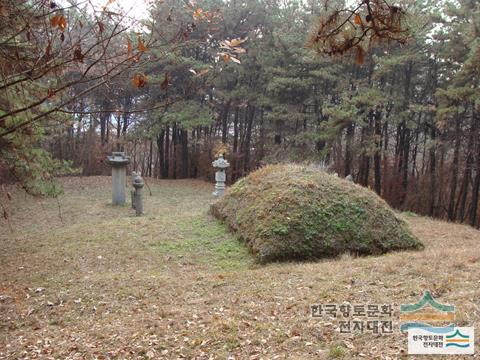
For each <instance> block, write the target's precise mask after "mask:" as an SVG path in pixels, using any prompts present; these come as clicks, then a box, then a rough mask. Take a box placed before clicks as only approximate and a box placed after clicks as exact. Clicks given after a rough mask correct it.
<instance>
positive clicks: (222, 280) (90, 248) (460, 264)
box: [0, 177, 480, 359]
mask: <svg viewBox="0 0 480 360" xmlns="http://www.w3.org/2000/svg"><path fill="white" fill-rule="evenodd" d="M63 182H64V185H65V195H64V196H62V197H61V198H60V199H59V201H58V203H57V201H56V200H55V199H31V198H29V197H26V196H25V195H24V194H22V193H21V192H12V196H13V199H12V200H11V201H9V200H7V199H6V197H2V198H1V200H0V201H1V202H2V205H4V206H5V207H6V208H7V210H8V213H9V214H10V216H9V221H8V222H7V221H6V220H5V219H2V220H0V221H1V223H0V226H1V229H2V231H1V233H0V244H1V246H2V251H1V252H0V264H1V267H0V335H1V336H0V358H7V359H17V358H22V357H23V358H34V357H39V356H40V357H44V358H47V357H53V358H79V359H82V358H86V359H92V358H95V357H97V358H104V359H113V358H129V359H145V358H147V359H148V358H150V359H177V358H179V357H183V358H196V359H208V358H209V356H210V355H211V356H213V358H223V359H226V358H228V357H229V356H230V358H231V359H260V358H264V359H273V358H278V359H285V358H288V359H322V358H334V357H337V358H342V357H343V358H344V359H357V358H358V359H396V358H399V357H401V355H403V354H404V353H405V351H406V338H405V337H404V336H401V335H399V334H398V333H397V331H398V324H397V320H398V313H397V310H398V306H399V305H400V304H402V303H414V302H416V301H417V300H418V299H419V297H420V296H421V294H422V292H423V291H424V290H431V291H432V293H433V294H434V296H435V297H436V298H437V300H438V301H440V302H442V303H449V304H454V305H455V306H456V308H457V314H456V316H457V323H458V324H460V325H470V326H476V327H477V329H478V326H479V325H480V311H479V306H480V290H479V289H480V282H479V279H480V246H479V244H480V233H479V232H478V231H477V230H475V229H472V228H470V227H466V226H462V225H455V224H449V223H446V222H440V221H433V220H430V219H427V218H422V217H414V216H407V217H406V216H403V217H404V218H405V220H406V221H407V223H408V224H409V226H410V228H411V230H412V232H413V233H414V234H415V235H416V236H417V237H418V238H419V239H420V241H422V243H423V244H424V245H425V250H423V251H419V252H416V251H414V252H398V253H395V252H394V253H389V254H386V255H382V256H376V257H373V256H369V257H361V258H353V257H350V256H343V257H342V258H340V259H330V260H323V261H320V262H311V263H304V264H294V263H286V264H271V265H265V266H260V265H257V264H255V263H254V262H253V261H252V258H251V256H250V255H249V254H248V252H247V250H246V249H245V247H244V246H243V244H241V243H239V242H238V241H237V240H236V239H235V238H234V237H233V236H232V235H231V234H230V233H229V232H228V231H226V228H225V227H224V226H223V225H221V224H219V223H218V221H217V220H215V219H213V218H212V217H211V216H209V215H208V208H209V206H210V204H211V203H212V202H213V199H212V197H211V192H212V189H213V185H212V184H207V183H204V182H199V181H186V180H185V181H184V180H181V181H158V180H148V179H147V182H148V183H149V185H150V188H151V189H152V193H153V196H149V195H148V189H146V196H145V211H146V214H147V215H146V216H144V217H141V218H136V217H133V211H132V210H131V209H129V207H116V208H114V207H112V206H111V205H108V202H109V201H110V179H109V178H108V177H90V178H65V179H63ZM9 229H11V230H9ZM342 302H350V303H352V304H353V303H355V304H362V303H377V304H393V306H394V309H396V311H395V313H394V314H393V321H394V326H395V331H396V333H395V334H394V335H385V336H375V335H372V334H371V333H365V334H363V335H360V334H358V335H342V334H339V333H338V331H337V325H338V321H337V320H338V319H331V318H312V317H311V315H310V305H312V304H318V303H323V304H328V303H342ZM477 340H478V332H477ZM477 344H478V341H477ZM425 358H428V357H425ZM432 358H433V357H432ZM452 358H453V357H452ZM422 359H424V357H422ZM433 359H434V358H433Z"/></svg>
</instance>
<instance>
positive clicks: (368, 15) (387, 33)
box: [307, 0, 409, 63]
mask: <svg viewBox="0 0 480 360" xmlns="http://www.w3.org/2000/svg"><path fill="white" fill-rule="evenodd" d="M406 16H407V14H406V12H405V11H404V10H402V9H401V8H400V7H399V6H397V5H390V4H389V3H388V1H387V0H357V2H356V4H355V6H354V7H352V8H343V9H335V10H333V11H331V12H330V13H329V14H327V15H323V16H321V17H320V18H319V20H318V25H317V26H316V29H315V31H314V32H313V33H312V34H311V36H310V38H309V40H308V43H307V45H308V46H310V47H312V48H314V49H315V50H316V51H317V52H318V53H320V54H326V55H330V56H336V55H344V54H346V53H349V52H351V51H354V52H355V54H356V61H357V63H363V61H364V55H365V54H364V49H366V48H370V47H371V46H372V45H373V44H375V43H381V42H391V41H394V42H397V43H400V44H404V43H406V42H407V40H408V37H409V32H408V29H407V27H406Z"/></svg>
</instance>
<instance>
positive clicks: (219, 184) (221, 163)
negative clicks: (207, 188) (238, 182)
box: [212, 154, 230, 197]
mask: <svg viewBox="0 0 480 360" xmlns="http://www.w3.org/2000/svg"><path fill="white" fill-rule="evenodd" d="M212 166H213V167H214V168H215V170H216V171H215V181H216V184H215V191H214V192H213V195H214V196H216V197H218V196H222V195H223V193H224V192H225V181H226V180H227V176H226V170H227V168H228V167H229V166H230V164H229V163H228V161H227V160H225V159H224V158H223V154H220V155H219V156H218V159H217V160H215V161H214V162H212Z"/></svg>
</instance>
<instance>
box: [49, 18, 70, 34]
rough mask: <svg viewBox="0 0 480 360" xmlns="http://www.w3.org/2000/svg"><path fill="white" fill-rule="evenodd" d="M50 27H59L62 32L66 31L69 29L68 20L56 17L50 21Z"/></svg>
mask: <svg viewBox="0 0 480 360" xmlns="http://www.w3.org/2000/svg"><path fill="white" fill-rule="evenodd" d="M50 25H52V27H53V28H55V27H58V28H59V29H60V30H61V31H64V30H65V28H66V27H67V20H65V17H64V16H63V15H55V16H53V17H52V18H51V19H50Z"/></svg>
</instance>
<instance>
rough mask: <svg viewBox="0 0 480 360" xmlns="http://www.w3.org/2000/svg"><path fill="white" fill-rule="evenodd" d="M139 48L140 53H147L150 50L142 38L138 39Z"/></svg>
mask: <svg viewBox="0 0 480 360" xmlns="http://www.w3.org/2000/svg"><path fill="white" fill-rule="evenodd" d="M137 48H138V51H140V52H145V51H147V50H148V49H147V47H146V46H145V44H144V43H143V40H142V38H141V37H140V36H139V37H138V44H137Z"/></svg>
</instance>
